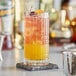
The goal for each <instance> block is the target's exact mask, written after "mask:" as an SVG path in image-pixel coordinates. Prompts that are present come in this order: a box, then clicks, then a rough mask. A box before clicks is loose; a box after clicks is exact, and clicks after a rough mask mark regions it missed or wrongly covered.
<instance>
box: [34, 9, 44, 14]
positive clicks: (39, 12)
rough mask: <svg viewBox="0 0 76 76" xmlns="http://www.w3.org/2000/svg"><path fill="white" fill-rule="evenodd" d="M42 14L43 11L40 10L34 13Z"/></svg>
mask: <svg viewBox="0 0 76 76" xmlns="http://www.w3.org/2000/svg"><path fill="white" fill-rule="evenodd" d="M43 12H44V11H43V10H40V9H38V10H36V11H35V13H36V14H41V13H43Z"/></svg>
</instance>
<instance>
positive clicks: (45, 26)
mask: <svg viewBox="0 0 76 76" xmlns="http://www.w3.org/2000/svg"><path fill="white" fill-rule="evenodd" d="M24 28H25V30H24V58H25V60H26V63H29V64H31V65H33V64H34V63H35V64H39V63H40V64H46V63H47V62H45V61H47V60H48V58H49V19H48V13H42V14H39V15H32V16H26V17H25V26H24Z"/></svg>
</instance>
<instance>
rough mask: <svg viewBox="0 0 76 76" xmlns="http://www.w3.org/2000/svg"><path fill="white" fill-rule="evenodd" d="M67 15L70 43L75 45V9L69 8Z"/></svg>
mask: <svg viewBox="0 0 76 76" xmlns="http://www.w3.org/2000/svg"><path fill="white" fill-rule="evenodd" d="M68 15H69V18H70V21H71V29H72V39H71V41H72V42H74V43H76V7H71V9H69V11H68Z"/></svg>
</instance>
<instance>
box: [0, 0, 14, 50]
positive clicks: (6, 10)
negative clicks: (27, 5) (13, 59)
mask: <svg viewBox="0 0 76 76" xmlns="http://www.w3.org/2000/svg"><path fill="white" fill-rule="evenodd" d="M13 24H14V6H13V1H12V0H0V32H4V33H5V34H6V35H5V38H4V43H3V50H11V49H13V43H14V37H13V34H14V31H13V27H14V26H13Z"/></svg>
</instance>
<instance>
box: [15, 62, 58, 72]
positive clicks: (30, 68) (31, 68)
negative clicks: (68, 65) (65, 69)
mask: <svg viewBox="0 0 76 76" xmlns="http://www.w3.org/2000/svg"><path fill="white" fill-rule="evenodd" d="M16 67H17V68H20V69H24V70H27V71H40V70H53V69H58V66H57V65H56V64H52V63H49V64H48V65H46V66H28V65H25V64H24V63H17V64H16Z"/></svg>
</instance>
